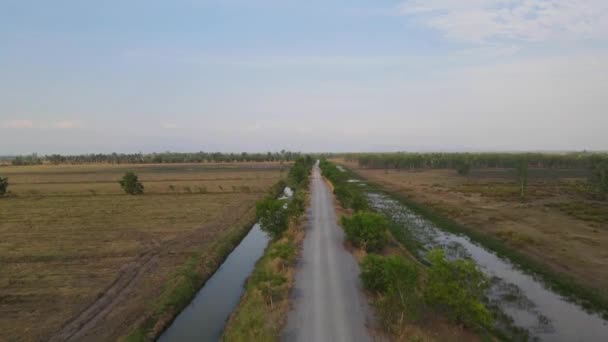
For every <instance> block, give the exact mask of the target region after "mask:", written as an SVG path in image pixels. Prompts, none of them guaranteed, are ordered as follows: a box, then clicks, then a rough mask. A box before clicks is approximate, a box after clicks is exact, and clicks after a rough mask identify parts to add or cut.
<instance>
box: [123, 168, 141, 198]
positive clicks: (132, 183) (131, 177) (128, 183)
mask: <svg viewBox="0 0 608 342" xmlns="http://www.w3.org/2000/svg"><path fill="white" fill-rule="evenodd" d="M119 183H120V186H121V187H122V188H123V190H124V191H125V192H126V193H127V194H129V195H139V194H143V193H144V186H143V184H141V182H140V181H139V179H138V178H137V175H136V174H135V173H134V172H132V171H129V172H127V173H125V175H124V176H123V177H122V179H121V180H120V182H119Z"/></svg>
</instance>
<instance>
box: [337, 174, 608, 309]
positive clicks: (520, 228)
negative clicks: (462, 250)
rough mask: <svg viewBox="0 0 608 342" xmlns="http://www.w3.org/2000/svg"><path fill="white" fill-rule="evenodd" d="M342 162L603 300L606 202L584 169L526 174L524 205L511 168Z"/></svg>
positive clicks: (607, 285)
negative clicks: (595, 194) (589, 185)
mask: <svg viewBox="0 0 608 342" xmlns="http://www.w3.org/2000/svg"><path fill="white" fill-rule="evenodd" d="M345 165H347V166H349V167H351V168H354V169H355V170H356V171H357V173H359V174H360V175H362V176H363V177H365V178H368V179H369V180H371V181H372V182H374V183H376V184H378V185H381V186H382V187H384V188H386V189H387V190H389V191H391V192H395V193H397V194H400V195H402V196H405V197H407V198H408V199H409V200H411V201H413V202H416V203H420V204H421V205H424V206H425V207H428V208H430V209H432V210H434V211H436V212H438V213H441V214H442V215H445V216H446V217H448V218H450V219H452V220H454V221H455V222H457V223H459V224H462V225H464V226H466V227H469V228H470V229H473V230H475V231H477V232H478V233H481V234H485V235H487V236H489V237H493V238H497V239H499V240H500V241H502V242H503V243H504V244H505V245H506V246H508V247H509V248H512V249H514V250H517V251H518V252H522V253H524V254H525V255H527V256H528V257H530V258H532V259H533V260H535V261H537V262H540V263H541V264H542V265H544V266H546V267H548V268H549V269H550V270H552V271H554V272H556V273H558V274H560V273H561V274H564V275H567V276H569V277H571V278H573V279H576V281H577V282H578V283H580V284H581V285H582V286H585V287H587V288H590V289H594V290H596V291H599V293H602V296H603V297H604V298H608V292H607V291H606V289H608V252H607V251H606V248H605V246H607V245H608V221H607V219H606V218H607V217H608V216H607V215H608V204H607V203H606V202H597V201H594V200H592V199H591V198H590V196H588V194H587V193H586V190H585V182H586V177H587V171H586V170H542V169H531V170H530V172H529V185H528V190H527V194H528V195H527V196H526V199H525V201H524V202H523V203H522V202H521V201H520V199H519V187H518V185H517V183H516V177H515V173H514V171H513V170H504V169H484V170H473V171H472V172H471V174H470V175H469V176H468V177H465V176H459V175H458V174H457V173H456V171H454V170H431V169H426V170H390V171H386V170H379V169H363V168H358V166H357V165H356V164H355V163H346V164H345Z"/></svg>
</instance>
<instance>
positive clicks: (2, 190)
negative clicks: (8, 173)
mask: <svg viewBox="0 0 608 342" xmlns="http://www.w3.org/2000/svg"><path fill="white" fill-rule="evenodd" d="M7 191H8V177H0V196H4V194H6V192H7Z"/></svg>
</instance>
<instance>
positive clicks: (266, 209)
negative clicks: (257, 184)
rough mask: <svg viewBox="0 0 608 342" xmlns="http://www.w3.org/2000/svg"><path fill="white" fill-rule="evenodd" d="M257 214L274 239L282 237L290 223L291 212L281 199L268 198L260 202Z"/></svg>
mask: <svg viewBox="0 0 608 342" xmlns="http://www.w3.org/2000/svg"><path fill="white" fill-rule="evenodd" d="M256 215H257V218H258V220H259V221H260V225H261V228H262V230H263V231H265V232H266V233H268V234H269V235H270V237H271V238H273V239H277V238H279V237H281V235H282V234H283V232H284V231H285V230H286V229H287V227H288V225H289V212H288V210H287V209H286V208H284V203H283V201H281V200H276V199H273V198H267V199H265V200H263V201H260V202H258V204H257V205H256Z"/></svg>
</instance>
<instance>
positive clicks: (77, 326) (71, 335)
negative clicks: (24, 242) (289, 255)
mask: <svg viewBox="0 0 608 342" xmlns="http://www.w3.org/2000/svg"><path fill="white" fill-rule="evenodd" d="M241 207H242V204H241V205H232V206H229V207H226V208H225V209H224V211H223V212H222V214H221V215H220V218H218V220H214V221H215V222H214V223H213V224H205V225H203V226H201V227H200V228H198V229H196V230H194V231H193V232H191V233H189V234H186V235H184V236H180V237H177V238H175V239H173V240H171V241H168V242H165V243H164V244H162V245H161V244H160V243H159V242H158V241H156V240H152V241H149V242H147V243H146V245H147V246H146V247H145V249H144V251H143V252H142V253H141V254H140V255H139V256H138V257H137V258H135V260H133V261H130V262H128V263H127V264H125V265H124V266H123V267H122V268H121V270H120V271H119V275H118V276H117V277H116V279H115V280H114V282H113V283H112V284H111V285H110V286H109V287H108V288H107V289H106V290H105V291H104V293H103V295H102V296H101V297H99V298H98V299H96V300H95V301H94V302H93V303H91V304H90V305H89V306H87V307H86V308H85V309H84V310H82V311H81V312H80V313H78V314H77V315H76V316H75V317H74V318H72V319H71V320H70V321H68V322H66V323H65V324H64V325H63V327H62V328H61V329H60V330H59V331H57V332H56V333H55V334H53V335H52V336H51V337H50V339H49V342H60V341H80V340H82V338H83V337H85V336H86V335H87V334H88V333H89V332H90V331H91V330H92V329H93V328H95V327H96V326H97V325H98V324H99V323H100V322H102V321H103V319H104V318H105V317H106V316H107V315H108V314H109V313H110V312H111V311H112V309H113V308H114V307H115V306H116V305H118V304H120V303H122V302H123V301H124V300H126V299H127V298H128V295H129V294H130V293H131V291H132V290H133V288H134V285H135V284H136V283H137V281H138V280H140V279H141V278H142V277H143V275H144V274H145V273H146V272H148V271H151V270H153V269H154V268H155V267H156V266H157V264H158V262H159V259H160V258H161V256H162V255H164V254H171V252H170V251H171V250H176V249H182V250H183V249H184V248H187V247H191V246H193V245H195V244H198V243H200V242H201V241H206V240H207V238H208V237H209V235H212V233H211V232H210V228H211V227H212V226H218V225H219V226H224V225H227V226H230V225H232V224H234V223H235V222H239V221H241V220H242V218H243V216H245V214H246V213H247V212H248V210H242V208H241ZM237 212H238V213H241V215H239V216H238V217H235V215H234V214H235V213H237ZM216 222H220V223H219V224H218V223H216ZM226 222H228V223H226Z"/></svg>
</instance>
